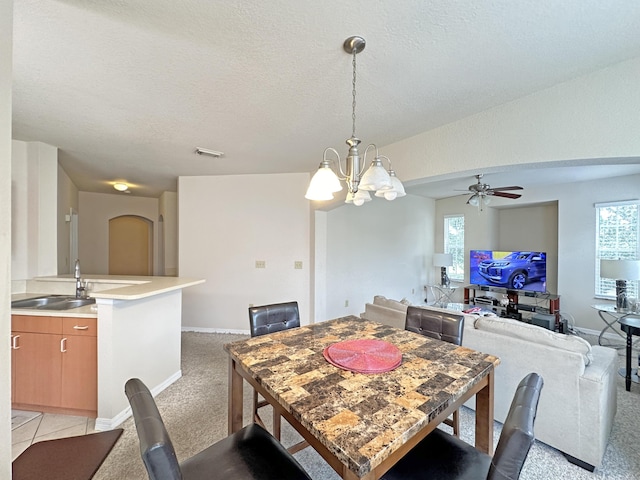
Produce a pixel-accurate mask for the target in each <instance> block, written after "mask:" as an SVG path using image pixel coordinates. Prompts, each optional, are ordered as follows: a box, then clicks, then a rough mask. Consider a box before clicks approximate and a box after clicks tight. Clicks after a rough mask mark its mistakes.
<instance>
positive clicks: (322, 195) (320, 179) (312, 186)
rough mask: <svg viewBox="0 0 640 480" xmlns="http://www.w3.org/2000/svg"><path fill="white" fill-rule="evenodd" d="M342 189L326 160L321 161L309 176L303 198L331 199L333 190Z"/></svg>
mask: <svg viewBox="0 0 640 480" xmlns="http://www.w3.org/2000/svg"><path fill="white" fill-rule="evenodd" d="M340 190H342V185H341V184H340V180H339V179H338V176H337V175H336V174H335V172H334V171H333V170H332V169H331V166H330V165H329V163H328V162H322V163H321V164H320V168H318V171H317V172H316V173H315V174H314V175H313V177H312V178H311V182H309V188H307V193H306V194H305V196H304V197H305V198H307V199H309V200H331V199H332V198H333V194H334V193H335V192H339V191H340Z"/></svg>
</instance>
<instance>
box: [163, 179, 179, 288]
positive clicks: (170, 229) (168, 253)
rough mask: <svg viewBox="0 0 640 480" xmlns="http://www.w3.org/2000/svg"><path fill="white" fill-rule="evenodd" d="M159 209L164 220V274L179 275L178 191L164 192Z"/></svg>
mask: <svg viewBox="0 0 640 480" xmlns="http://www.w3.org/2000/svg"><path fill="white" fill-rule="evenodd" d="M159 210H160V215H162V218H163V220H164V222H163V223H164V274H165V275H178V193H177V192H163V193H162V195H160V199H159Z"/></svg>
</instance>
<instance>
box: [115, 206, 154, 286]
mask: <svg viewBox="0 0 640 480" xmlns="http://www.w3.org/2000/svg"><path fill="white" fill-rule="evenodd" d="M109 275H153V222H152V221H151V220H149V219H148V218H144V217H140V216H137V215H122V216H120V217H115V218H112V219H110V220H109Z"/></svg>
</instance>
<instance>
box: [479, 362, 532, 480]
mask: <svg viewBox="0 0 640 480" xmlns="http://www.w3.org/2000/svg"><path fill="white" fill-rule="evenodd" d="M543 384H544V382H543V380H542V377H541V376H540V375H538V374H537V373H530V374H528V375H527V376H526V377H524V378H523V379H522V381H521V382H520V384H519V385H518V388H517V389H516V393H515V395H514V397H513V400H512V402H511V408H509V413H508V415H507V418H506V420H505V422H504V425H503V426H502V433H500V440H498V446H497V447H496V451H495V453H494V455H493V458H492V460H491V467H490V468H489V473H488V475H487V480H517V479H518V478H519V477H520V471H521V470H522V466H523V465H524V461H525V460H526V458H527V455H528V454H529V449H530V448H531V445H533V441H534V435H533V424H534V422H535V420H536V412H537V411H538V400H539V399H540V392H541V391H542V386H543Z"/></svg>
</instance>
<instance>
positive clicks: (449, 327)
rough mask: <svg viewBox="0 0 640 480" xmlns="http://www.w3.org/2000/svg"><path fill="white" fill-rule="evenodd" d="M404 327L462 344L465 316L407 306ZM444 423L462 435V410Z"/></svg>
mask: <svg viewBox="0 0 640 480" xmlns="http://www.w3.org/2000/svg"><path fill="white" fill-rule="evenodd" d="M404 329H405V330H409V331H410V332H414V333H419V334H420V335H424V336H426V337H430V338H435V339H436V340H442V341H444V342H449V343H453V344H455V345H462V332H463V331H464V316H463V315H459V314H457V313H449V312H441V311H438V310H430V309H427V308H421V307H411V306H410V307H407V316H406V319H405V324H404ZM444 423H445V424H446V425H449V426H450V427H451V428H453V434H454V435H455V436H456V437H458V436H460V412H459V411H458V410H456V411H455V412H453V417H452V418H447V419H446V420H445V421H444Z"/></svg>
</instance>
